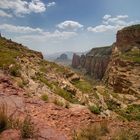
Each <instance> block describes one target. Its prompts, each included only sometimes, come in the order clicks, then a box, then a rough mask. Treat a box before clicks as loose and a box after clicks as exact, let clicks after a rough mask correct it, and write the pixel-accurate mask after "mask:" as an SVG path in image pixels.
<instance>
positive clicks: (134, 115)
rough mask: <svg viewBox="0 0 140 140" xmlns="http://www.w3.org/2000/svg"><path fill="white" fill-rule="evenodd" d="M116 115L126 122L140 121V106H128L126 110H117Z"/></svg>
mask: <svg viewBox="0 0 140 140" xmlns="http://www.w3.org/2000/svg"><path fill="white" fill-rule="evenodd" d="M117 113H118V114H119V115H121V116H122V117H124V118H126V119H127V120H128V121H132V120H136V121H140V105H137V104H133V105H129V106H128V107H127V108H126V109H123V110H118V111H117Z"/></svg>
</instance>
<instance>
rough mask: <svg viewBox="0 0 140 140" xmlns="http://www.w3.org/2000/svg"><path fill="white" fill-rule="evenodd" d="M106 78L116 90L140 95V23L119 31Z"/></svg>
mask: <svg viewBox="0 0 140 140" xmlns="http://www.w3.org/2000/svg"><path fill="white" fill-rule="evenodd" d="M105 78H106V83H108V85H110V86H112V87H113V89H114V91H115V92H121V93H126V94H136V95H137V96H139V97H140V25H135V26H130V27H126V28H124V29H122V30H120V31H118V33H117V39H116V43H115V44H114V49H113V53H112V56H111V61H110V62H109V65H108V68H107V71H106V76H105Z"/></svg>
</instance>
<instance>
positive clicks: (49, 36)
mask: <svg viewBox="0 0 140 140" xmlns="http://www.w3.org/2000/svg"><path fill="white" fill-rule="evenodd" d="M76 35H77V33H75V32H60V31H58V30H55V31H54V32H44V33H43V34H36V35H35V34H32V35H22V36H19V37H16V39H18V40H23V41H24V40H37V41H43V42H46V41H47V40H48V41H51V40H52V41H56V40H66V39H69V38H72V37H74V36H76Z"/></svg>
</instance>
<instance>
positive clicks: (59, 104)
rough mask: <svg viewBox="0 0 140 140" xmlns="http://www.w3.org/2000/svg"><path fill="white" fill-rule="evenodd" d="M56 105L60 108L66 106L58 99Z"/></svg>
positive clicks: (55, 101)
mask: <svg viewBox="0 0 140 140" xmlns="http://www.w3.org/2000/svg"><path fill="white" fill-rule="evenodd" d="M54 104H56V105H58V106H64V103H63V102H62V101H59V100H58V99H57V98H55V100H54Z"/></svg>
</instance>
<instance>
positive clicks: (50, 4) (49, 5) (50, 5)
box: [47, 1, 56, 7]
mask: <svg viewBox="0 0 140 140" xmlns="http://www.w3.org/2000/svg"><path fill="white" fill-rule="evenodd" d="M55 5H56V3H55V2H54V1H53V2H50V3H48V4H47V7H52V6H55Z"/></svg>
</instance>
